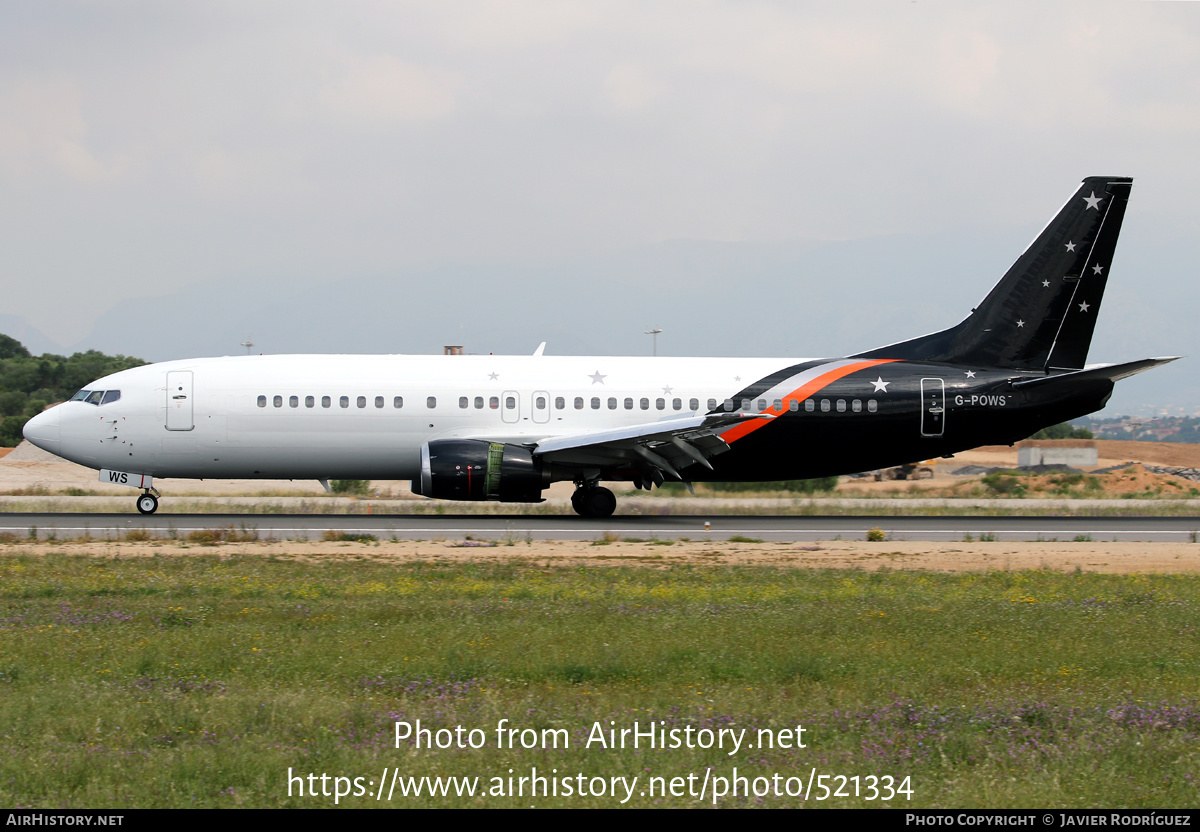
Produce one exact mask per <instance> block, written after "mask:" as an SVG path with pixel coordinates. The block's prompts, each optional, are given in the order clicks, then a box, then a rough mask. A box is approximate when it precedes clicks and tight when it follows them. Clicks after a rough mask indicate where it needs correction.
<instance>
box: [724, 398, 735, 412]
mask: <svg viewBox="0 0 1200 832" xmlns="http://www.w3.org/2000/svg"><path fill="white" fill-rule="evenodd" d="M734 407H736V405H734V403H733V399H726V400H725V410H726V412H728V413H732V412H733V408H734Z"/></svg>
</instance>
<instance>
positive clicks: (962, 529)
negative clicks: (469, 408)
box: [0, 513, 1200, 542]
mask: <svg viewBox="0 0 1200 832" xmlns="http://www.w3.org/2000/svg"><path fill="white" fill-rule="evenodd" d="M218 528H234V529H245V530H247V531H253V532H256V533H257V535H258V537H259V538H260V539H271V538H276V539H280V540H320V539H322V538H323V537H325V536H326V535H327V533H330V532H332V533H333V534H334V535H338V536H340V535H342V534H346V535H373V536H375V537H376V538H378V539H381V540H390V539H392V538H395V539H397V540H429V539H439V538H444V539H462V538H465V537H468V536H470V537H471V538H474V539H479V540H505V539H508V540H513V539H516V540H595V539H597V538H599V537H602V536H604V535H605V534H610V535H616V536H618V537H622V538H641V539H652V538H657V539H663V540H667V539H681V538H690V539H692V540H697V539H701V538H704V537H708V538H710V539H713V540H727V539H729V538H731V537H744V538H754V539H759V540H772V541H816V540H837V539H842V540H863V539H865V538H866V537H867V533H868V531H870V530H872V529H879V530H882V532H883V533H884V535H885V536H886V538H887V539H888V540H911V541H956V540H958V541H961V540H966V539H968V536H969V537H970V539H975V540H978V539H981V538H983V539H994V540H1014V541H1018V540H1019V541H1038V540H1043V541H1072V540H1083V541H1095V542H1102V541H1109V540H1111V541H1167V542H1197V540H1200V516H1190V517H1128V516H1125V517H1067V516H1040V517H1013V516H1004V517H982V516H935V517H897V516H882V515H880V516H869V515H867V516H864V515H854V516H795V515H793V516H734V515H711V516H695V515H689V516H682V515H681V516H662V515H656V516H615V517H610V518H607V519H604V520H587V519H583V518H580V517H572V516H566V515H559V516H544V515H520V514H517V515H507V516H506V515H465V514H464V515H453V514H445V515H377V516H364V515H334V514H320V515H311V514H310V515H301V514H296V515H286V514H285V515H280V514H272V515H261V514H258V515H247V514H155V515H147V516H142V515H138V514H57V513H56V514H44V513H20V514H18V513H13V514H0V534H7V535H12V536H13V538H17V539H20V538H28V537H30V536H33V535H36V536H38V537H39V538H48V537H53V538H56V539H62V540H66V539H71V538H79V537H91V538H100V539H112V540H117V539H120V538H121V537H123V536H124V535H125V534H126V533H128V532H130V531H133V530H137V529H144V530H146V531H148V532H150V533H151V534H153V535H155V536H161V537H179V536H185V535H187V534H189V533H191V532H195V531H200V530H204V529H218Z"/></svg>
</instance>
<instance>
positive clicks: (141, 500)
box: [137, 494, 158, 514]
mask: <svg viewBox="0 0 1200 832" xmlns="http://www.w3.org/2000/svg"><path fill="white" fill-rule="evenodd" d="M137 510H138V511H140V512H141V513H142V514H153V513H154V512H156V511H158V498H157V497H155V496H154V495H153V494H143V495H141V496H140V497H138V498H137Z"/></svg>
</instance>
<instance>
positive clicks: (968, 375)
mask: <svg viewBox="0 0 1200 832" xmlns="http://www.w3.org/2000/svg"><path fill="white" fill-rule="evenodd" d="M967 378H975V371H974V370H967Z"/></svg>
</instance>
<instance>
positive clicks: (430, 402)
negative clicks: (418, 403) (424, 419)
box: [425, 396, 437, 410]
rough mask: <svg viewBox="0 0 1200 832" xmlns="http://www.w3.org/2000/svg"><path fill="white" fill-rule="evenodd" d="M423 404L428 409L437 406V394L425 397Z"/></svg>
mask: <svg viewBox="0 0 1200 832" xmlns="http://www.w3.org/2000/svg"><path fill="white" fill-rule="evenodd" d="M425 406H426V407H428V408H429V409H430V410H433V409H434V408H435V407H437V396H430V397H429V398H427V399H425Z"/></svg>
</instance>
